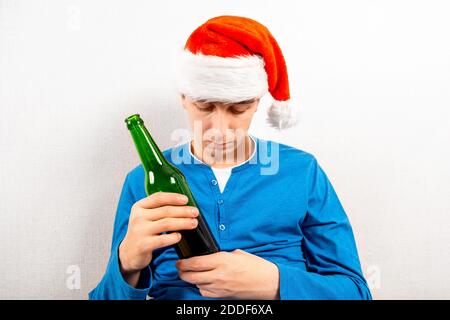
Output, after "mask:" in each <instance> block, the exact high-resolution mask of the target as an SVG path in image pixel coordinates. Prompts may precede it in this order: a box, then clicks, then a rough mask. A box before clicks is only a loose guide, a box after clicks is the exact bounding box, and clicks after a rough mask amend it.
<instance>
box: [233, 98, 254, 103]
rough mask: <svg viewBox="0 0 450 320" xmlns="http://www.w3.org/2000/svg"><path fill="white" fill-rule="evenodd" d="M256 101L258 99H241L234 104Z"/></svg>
mask: <svg viewBox="0 0 450 320" xmlns="http://www.w3.org/2000/svg"><path fill="white" fill-rule="evenodd" d="M255 101H256V99H250V100H245V101H239V102H236V103H234V104H248V103H253V102H255Z"/></svg>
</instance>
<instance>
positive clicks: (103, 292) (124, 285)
mask: <svg viewBox="0 0 450 320" xmlns="http://www.w3.org/2000/svg"><path fill="white" fill-rule="evenodd" d="M135 202H136V199H134V197H133V194H132V192H131V188H130V184H129V175H127V177H126V179H125V182H124V185H123V188H122V192H121V195H120V200H119V204H118V206H117V212H116V218H115V222H114V232H113V239H112V246H111V248H112V249H111V255H110V258H109V262H108V266H107V268H106V271H105V274H104V275H103V278H102V279H101V281H100V283H99V284H98V285H97V286H96V287H95V288H94V289H93V290H92V291H91V292H90V293H89V299H91V300H131V299H132V300H145V299H146V297H147V294H148V292H149V290H150V287H151V284H152V272H151V269H150V267H149V266H148V267H147V268H145V269H143V270H142V271H141V272H140V274H139V276H138V277H136V275H133V276H132V277H134V278H137V279H129V278H128V277H127V275H125V276H124V275H123V274H122V272H121V266H120V261H119V245H120V243H121V242H122V240H123V238H124V237H125V234H126V232H127V227H128V220H129V216H130V211H131V207H132V206H133V204H134V203H135ZM127 280H128V281H130V282H131V283H132V284H133V285H134V283H136V286H132V285H130V284H129V283H128V282H127ZM133 282H134V283H133Z"/></svg>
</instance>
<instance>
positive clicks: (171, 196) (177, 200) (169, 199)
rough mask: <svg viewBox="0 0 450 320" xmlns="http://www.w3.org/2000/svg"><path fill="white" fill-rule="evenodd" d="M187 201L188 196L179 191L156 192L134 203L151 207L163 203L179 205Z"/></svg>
mask: <svg viewBox="0 0 450 320" xmlns="http://www.w3.org/2000/svg"><path fill="white" fill-rule="evenodd" d="M187 202H188V198H187V197H186V196H185V195H183V194H180V193H174V192H156V193H153V194H151V195H149V196H148V197H145V198H143V199H141V200H139V201H137V202H136V205H138V206H140V207H142V208H145V209H152V208H158V207H161V206H164V205H174V206H181V205H184V204H186V203H187Z"/></svg>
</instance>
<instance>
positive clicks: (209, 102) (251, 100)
mask: <svg viewBox="0 0 450 320" xmlns="http://www.w3.org/2000/svg"><path fill="white" fill-rule="evenodd" d="M255 101H256V98H253V99H249V100H244V101H238V102H223V101H208V100H206V99H199V100H195V101H194V103H204V104H216V103H223V104H225V105H240V104H249V103H253V102H255Z"/></svg>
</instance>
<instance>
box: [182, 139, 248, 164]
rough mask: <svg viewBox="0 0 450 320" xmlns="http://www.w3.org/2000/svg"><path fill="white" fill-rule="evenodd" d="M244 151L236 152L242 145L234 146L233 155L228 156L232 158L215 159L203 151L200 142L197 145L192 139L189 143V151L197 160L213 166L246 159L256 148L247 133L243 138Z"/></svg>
mask: <svg viewBox="0 0 450 320" xmlns="http://www.w3.org/2000/svg"><path fill="white" fill-rule="evenodd" d="M244 146H245V148H244V152H242V151H240V150H239V152H238V148H242V146H239V147H238V146H235V149H234V150H233V157H229V158H232V159H228V158H225V159H223V160H225V161H217V159H215V157H214V156H211V155H209V154H208V153H207V152H203V149H202V144H201V142H200V144H199V145H198V144H197V143H196V141H194V140H192V141H191V142H190V144H189V148H190V150H191V153H192V154H193V155H195V157H197V158H198V159H199V160H201V161H202V162H203V163H206V164H207V165H209V166H211V167H213V168H219V169H220V168H228V167H234V166H237V165H239V164H241V163H243V162H245V161H247V160H248V159H249V158H250V156H251V155H252V154H253V152H254V149H255V148H256V146H255V143H254V142H253V139H251V138H250V137H249V136H248V135H247V136H246V137H245V139H244Z"/></svg>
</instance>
